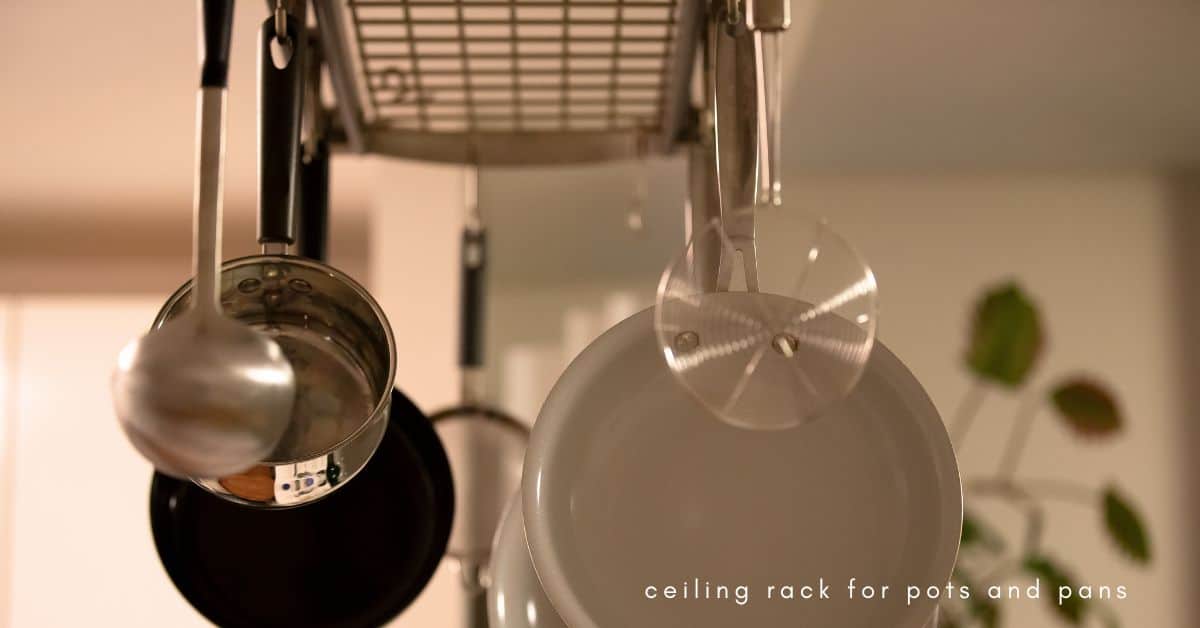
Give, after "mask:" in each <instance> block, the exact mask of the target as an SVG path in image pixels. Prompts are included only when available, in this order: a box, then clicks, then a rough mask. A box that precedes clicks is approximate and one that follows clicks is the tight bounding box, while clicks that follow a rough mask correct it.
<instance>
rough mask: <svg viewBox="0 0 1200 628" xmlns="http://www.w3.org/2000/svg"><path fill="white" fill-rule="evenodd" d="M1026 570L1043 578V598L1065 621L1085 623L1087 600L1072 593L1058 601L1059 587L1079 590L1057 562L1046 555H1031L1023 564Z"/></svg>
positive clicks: (1073, 623)
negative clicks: (1060, 602) (1060, 601)
mask: <svg viewBox="0 0 1200 628" xmlns="http://www.w3.org/2000/svg"><path fill="white" fill-rule="evenodd" d="M1022 567H1024V569H1025V571H1027V572H1029V573H1030V574H1032V575H1033V576H1035V577H1037V578H1039V579H1040V580H1041V588H1042V599H1044V600H1046V601H1047V603H1049V604H1050V605H1051V606H1053V607H1054V610H1055V612H1057V613H1058V616H1059V617H1060V618H1061V619H1063V620H1064V621H1066V622H1068V623H1070V624H1072V625H1075V626H1078V625H1080V624H1082V623H1083V615H1084V611H1086V610H1087V600H1085V599H1083V598H1080V597H1078V596H1077V595H1072V596H1071V597H1069V598H1067V599H1065V600H1063V603H1062V604H1059V603H1058V588H1059V587H1071V590H1072V591H1078V590H1079V589H1078V587H1076V586H1075V583H1074V581H1073V579H1072V578H1071V577H1070V576H1068V575H1067V573H1066V572H1065V571H1064V570H1063V569H1062V568H1061V567H1060V566H1058V565H1057V564H1055V563H1054V562H1053V561H1052V560H1050V559H1049V558H1046V557H1045V556H1036V555H1035V556H1029V557H1027V558H1026V559H1025V562H1024V563H1023V564H1022Z"/></svg>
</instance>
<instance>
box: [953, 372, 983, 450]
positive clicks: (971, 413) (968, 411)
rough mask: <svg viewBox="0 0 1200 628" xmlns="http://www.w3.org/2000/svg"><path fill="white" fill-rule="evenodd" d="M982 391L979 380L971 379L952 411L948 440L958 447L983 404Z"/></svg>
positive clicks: (960, 445)
mask: <svg viewBox="0 0 1200 628" xmlns="http://www.w3.org/2000/svg"><path fill="white" fill-rule="evenodd" d="M984 393H985V389H984V387H983V385H982V384H980V382H979V380H975V379H973V380H971V383H970V385H968V386H967V392H966V394H965V395H963V398H962V401H960V402H959V403H958V408H956V409H955V411H954V419H953V420H951V421H950V441H951V442H953V443H956V444H957V445H958V446H959V447H960V448H961V447H962V444H963V440H964V439H965V438H966V437H967V432H968V431H969V430H970V429H971V425H972V424H974V423H975V418H976V417H977V416H979V408H980V407H981V406H983V398H984V397H985V396H986V395H985V394H984Z"/></svg>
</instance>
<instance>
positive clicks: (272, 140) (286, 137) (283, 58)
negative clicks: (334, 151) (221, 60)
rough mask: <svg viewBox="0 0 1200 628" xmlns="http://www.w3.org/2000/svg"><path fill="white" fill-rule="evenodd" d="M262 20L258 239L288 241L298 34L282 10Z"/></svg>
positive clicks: (296, 157) (299, 97)
mask: <svg viewBox="0 0 1200 628" xmlns="http://www.w3.org/2000/svg"><path fill="white" fill-rule="evenodd" d="M276 21H277V18H276V17H274V16H272V17H269V18H267V20H266V21H265V22H263V25H262V29H261V30H260V33H259V50H258V79H259V90H258V125H259V138H258V160H259V161H258V166H259V181H258V195H259V196H258V242H259V244H262V245H264V246H266V245H269V244H282V245H285V246H286V245H290V244H292V242H293V241H294V240H295V224H294V221H295V208H296V197H297V193H296V192H297V176H296V170H297V167H298V164H299V161H300V119H301V107H302V103H303V91H302V90H303V87H304V72H303V69H304V51H303V50H301V49H300V48H301V46H302V45H303V42H304V37H303V36H302V35H301V32H300V28H301V25H300V22H299V20H297V19H296V17H295V16H293V15H291V14H287V15H286V20H284V22H283V24H284V25H285V30H286V32H285V33H278V32H277V28H276Z"/></svg>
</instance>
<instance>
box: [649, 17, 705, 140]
mask: <svg viewBox="0 0 1200 628" xmlns="http://www.w3.org/2000/svg"><path fill="white" fill-rule="evenodd" d="M707 14H708V12H707V8H706V2H705V0H676V6H675V11H674V18H673V21H672V23H673V25H674V26H673V28H672V32H673V33H674V38H675V39H674V40H673V42H672V44H671V45H669V46H668V48H669V49H670V50H671V52H670V53H668V58H667V59H666V62H665V64H664V67H663V77H662V94H661V104H660V110H659V116H660V118H659V132H660V135H659V137H658V145H657V146H656V147H655V148H656V149H657V150H659V151H660V152H665V151H666V150H667V149H669V148H670V147H671V146H672V145H673V144H674V143H675V142H676V140H677V139H678V138H679V136H680V134H681V132H682V131H683V129H684V126H685V125H686V124H687V121H688V119H689V115H688V114H689V109H690V108H691V104H692V102H691V88H692V84H691V79H692V70H693V68H694V65H695V61H696V47H697V44H698V43H699V42H700V41H701V40H702V39H703V35H702V33H703V32H704V24H705V16H706V15H707ZM707 84H708V83H707V82H705V85H707Z"/></svg>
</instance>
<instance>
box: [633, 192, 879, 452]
mask: <svg viewBox="0 0 1200 628" xmlns="http://www.w3.org/2000/svg"><path fill="white" fill-rule="evenodd" d="M753 213H758V216H757V217H756V216H753V215H750V214H753ZM755 220H758V221H759V222H764V221H767V222H769V225H770V228H767V229H762V230H760V233H759V234H757V235H755V234H753V233H751V234H749V235H747V236H744V237H741V236H738V235H736V229H737V228H739V225H744V224H746V223H749V224H751V225H753V224H754V222H755ZM739 242H740V243H741V244H739ZM739 246H743V247H754V248H755V249H756V257H758V259H763V257H762V255H761V254H762V253H777V254H776V255H774V256H772V257H771V258H770V259H772V261H773V263H772V264H768V265H757V264H756V262H751V261H749V260H747V261H746V264H745V272H746V273H747V275H748V277H747V280H746V285H747V289H746V290H745V291H741V290H733V291H731V288H730V286H731V284H732V283H733V282H732V276H733V275H734V274H735V273H734V270H733V269H732V268H731V266H733V264H731V263H727V262H728V261H729V260H737V259H738V247H739ZM705 251H716V252H717V253H718V255H719V256H720V259H721V274H720V275H719V276H718V279H717V287H716V290H714V291H709V290H708V289H707V287H706V285H705V284H706V282H707V275H708V268H709V267H708V266H707V265H706V264H705V260H703V252H705ZM743 259H747V258H745V257H743ZM793 259H794V260H795V261H791V260H793ZM752 263H754V264H755V265H754V266H751V264H752ZM750 286H753V289H751V288H750ZM876 297H877V287H876V283H875V276H874V274H873V273H872V272H871V269H870V268H869V267H868V266H867V265H866V263H865V262H863V261H862V258H861V257H859V255H858V254H857V253H856V252H855V251H854V249H853V248H851V246H850V245H849V244H848V243H847V242H846V241H845V240H844V239H842V238H841V237H840V236H839V235H838V234H837V233H835V232H834V231H832V230H831V229H830V228H829V226H828V225H827V224H826V223H825V222H824V221H819V220H814V219H811V218H809V217H808V216H807V215H806V214H800V213H797V214H790V215H789V214H783V213H781V211H780V210H765V211H764V210H754V209H745V210H740V211H736V212H733V215H732V216H730V215H726V216H723V217H718V218H713V219H711V220H710V221H709V222H708V224H707V225H705V226H704V228H703V229H702V230H700V231H699V233H697V234H696V235H695V236H694V237H693V238H692V240H691V241H690V242H689V243H688V245H687V247H686V248H685V249H684V251H683V252H682V253H680V254H679V255H678V256H677V257H676V258H675V259H674V260H673V261H672V262H671V264H670V266H668V268H667V269H666V271H664V273H663V275H662V279H661V280H660V282H659V286H658V297H657V301H656V308H655V330H656V332H657V340H658V344H659V347H660V348H661V350H662V355H663V356H664V357H665V358H666V362H667V366H668V367H669V368H670V370H671V372H672V373H673V374H674V375H675V377H676V379H677V380H678V381H679V382H680V383H681V384H682V385H683V386H684V387H685V388H686V389H687V390H688V391H689V392H691V393H692V394H693V395H695V396H696V398H697V399H699V400H700V401H701V402H702V403H703V404H704V405H705V406H706V407H708V408H709V409H710V410H711V411H713V412H714V413H715V414H716V415H717V416H718V417H720V418H721V419H722V420H725V421H728V422H729V423H731V424H734V425H738V426H741V427H745V428H751V429H783V428H788V427H793V426H795V425H797V424H799V423H800V422H802V421H805V420H811V419H813V418H815V417H817V416H820V413H821V411H822V410H824V409H825V408H826V407H828V406H829V405H830V404H832V403H835V402H836V401H837V400H838V399H841V398H842V397H844V396H845V395H846V394H848V393H849V392H850V391H851V390H852V389H853V388H854V386H855V384H857V383H858V380H859V377H860V376H861V375H862V373H863V369H864V368H865V366H866V363H867V359H868V357H869V356H870V354H871V347H872V345H873V342H874V339H875V325H876V322H875V321H876V311H877V310H876ZM847 322H849V323H850V324H846V323H847Z"/></svg>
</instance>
